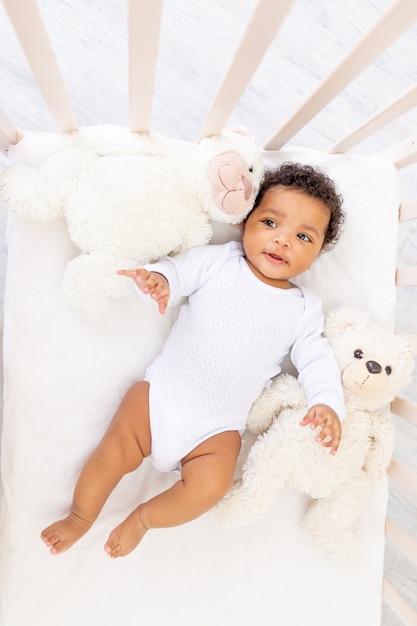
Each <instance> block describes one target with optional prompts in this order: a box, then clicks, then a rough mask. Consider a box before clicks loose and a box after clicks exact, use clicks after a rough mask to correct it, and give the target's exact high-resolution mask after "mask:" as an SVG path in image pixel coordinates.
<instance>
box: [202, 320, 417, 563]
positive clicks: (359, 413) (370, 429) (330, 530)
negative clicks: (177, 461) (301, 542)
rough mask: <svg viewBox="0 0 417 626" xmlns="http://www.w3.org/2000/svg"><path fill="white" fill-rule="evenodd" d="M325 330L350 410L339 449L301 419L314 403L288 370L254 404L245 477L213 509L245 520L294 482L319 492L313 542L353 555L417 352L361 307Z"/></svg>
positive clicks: (235, 521)
mask: <svg viewBox="0 0 417 626" xmlns="http://www.w3.org/2000/svg"><path fill="white" fill-rule="evenodd" d="M325 334H326V336H327V337H328V339H329V341H330V343H331V345H332V347H333V350H334V352H335V354H336V357H337V360H338V363H339V365H340V371H341V374H342V383H343V387H344V393H345V402H346V409H347V414H346V417H345V419H344V421H343V434H342V440H341V443H340V447H339V449H338V451H337V453H336V454H335V455H331V454H330V452H329V448H325V447H323V446H322V445H320V444H319V443H317V442H316V441H315V437H316V436H317V432H316V431H314V430H312V429H311V428H310V427H309V426H306V427H302V426H300V421H301V420H302V418H303V417H304V415H305V413H306V410H307V407H306V398H305V394H304V391H303V389H302V388H301V386H300V384H299V383H298V381H297V380H296V378H294V377H293V376H291V375H288V374H282V375H280V376H278V377H277V378H276V379H275V380H274V381H273V383H272V385H271V387H270V388H268V389H265V390H264V391H263V393H262V394H261V396H260V397H259V398H258V400H257V401H256V402H255V403H254V404H253V407H252V409H251V412H250V415H249V418H248V422H247V427H248V429H249V430H250V431H252V432H253V433H256V434H258V435H259V437H258V438H257V440H256V442H255V443H254V444H253V446H252V447H251V448H250V451H249V454H248V458H247V461H246V464H245V465H244V467H243V475H242V479H241V480H239V481H237V482H236V483H235V485H234V486H233V488H232V490H231V491H230V492H229V494H228V495H227V496H226V497H225V498H224V499H223V500H222V501H221V502H220V503H219V505H218V506H217V507H216V508H215V509H214V512H213V513H214V515H215V517H216V519H217V520H218V521H219V522H220V523H222V524H225V525H230V526H236V525H243V524H246V523H248V522H251V521H253V520H255V519H257V518H259V517H261V516H262V515H264V514H265V513H266V511H267V510H268V508H269V506H270V505H271V504H272V501H273V499H274V498H275V496H276V494H277V493H278V491H279V490H280V489H282V487H284V485H291V486H293V487H294V488H295V489H296V490H297V491H299V492H303V493H307V494H309V495H310V496H311V497H312V498H313V502H312V503H311V505H310V506H309V508H308V510H307V513H306V515H305V518H304V529H305V532H306V534H307V536H308V537H309V538H310V540H311V541H312V543H313V544H315V545H316V546H317V547H318V548H320V549H322V550H324V551H326V552H329V553H332V554H334V555H336V556H338V557H346V556H348V555H350V554H351V553H352V551H353V550H354V548H355V546H356V545H357V543H358V540H359V532H360V516H361V512H362V509H363V506H364V503H365V502H366V498H367V495H368V493H369V489H370V487H371V486H372V485H375V484H376V483H377V482H378V481H379V480H380V479H381V478H382V477H383V476H384V474H385V472H386V469H387V467H388V465H389V463H390V460H391V456H392V452H393V447H394V428H393V424H392V421H391V419H390V415H389V410H388V405H389V403H390V402H391V401H392V400H393V399H394V397H395V396H396V395H397V393H398V392H399V391H400V389H401V388H402V387H404V386H405V385H406V384H407V383H408V382H409V380H410V377H411V372H412V369H413V365H414V359H413V357H412V354H411V351H410V348H409V347H408V345H407V342H406V340H405V339H404V338H403V337H401V336H399V335H396V334H394V333H393V332H391V331H389V330H386V329H385V328H382V327H380V326H377V325H375V324H373V323H371V321H370V319H369V318H368V316H367V315H365V313H363V312H361V311H358V310H356V309H355V310H353V309H337V310H334V311H333V312H331V313H330V314H328V316H327V318H326V325H325ZM283 515H285V512H284V511H283Z"/></svg>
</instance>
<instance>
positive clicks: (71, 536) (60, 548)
mask: <svg viewBox="0 0 417 626" xmlns="http://www.w3.org/2000/svg"><path fill="white" fill-rule="evenodd" d="M90 527H91V523H90V522H87V521H86V520H83V519H81V518H79V517H77V516H76V515H74V514H73V513H70V514H69V515H68V517H65V518H64V519H61V520H58V521H57V522H54V523H53V524H51V525H50V526H48V528H45V530H43V531H42V532H41V539H42V541H43V542H44V543H45V545H46V546H48V548H50V552H51V554H60V553H61V552H65V550H69V548H71V546H72V545H73V544H74V543H75V542H76V541H78V539H80V538H81V537H82V536H83V535H85V533H86V532H87V530H89V528H90Z"/></svg>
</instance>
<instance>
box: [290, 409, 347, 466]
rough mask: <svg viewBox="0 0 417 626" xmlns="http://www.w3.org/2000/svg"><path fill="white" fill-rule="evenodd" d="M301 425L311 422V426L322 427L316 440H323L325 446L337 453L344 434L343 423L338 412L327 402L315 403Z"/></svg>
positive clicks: (331, 452) (332, 452) (331, 451)
mask: <svg viewBox="0 0 417 626" xmlns="http://www.w3.org/2000/svg"><path fill="white" fill-rule="evenodd" d="M300 424H301V426H307V424H310V427H311V428H313V429H314V428H318V427H320V428H321V430H320V432H319V434H318V435H317V437H316V441H318V442H319V443H320V442H323V444H322V445H323V446H325V447H327V448H330V447H331V450H330V454H336V452H337V449H338V447H339V444H340V438H341V436H342V425H341V423H340V420H339V418H338V417H337V414H336V413H335V412H334V411H333V409H331V408H330V407H329V406H327V404H315V405H314V406H312V407H311V408H310V409H309V410H308V411H307V414H306V415H305V417H304V418H303V420H302V421H301V422H300Z"/></svg>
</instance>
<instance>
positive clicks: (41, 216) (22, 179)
mask: <svg viewBox="0 0 417 626" xmlns="http://www.w3.org/2000/svg"><path fill="white" fill-rule="evenodd" d="M42 182H43V181H42V179H41V178H40V177H39V175H38V171H37V170H36V169H34V168H31V167H27V166H24V165H15V166H13V167H9V168H6V169H4V170H3V171H2V172H1V173H0V198H1V199H2V200H3V201H4V202H5V204H6V206H7V208H8V210H9V211H12V212H13V213H16V215H18V216H19V217H21V218H22V219H24V220H27V221H29V222H48V221H49V220H53V219H57V218H58V217H61V216H62V215H63V214H64V212H63V206H62V201H61V197H60V196H59V194H57V195H54V194H53V190H51V189H45V188H44V187H43V184H42Z"/></svg>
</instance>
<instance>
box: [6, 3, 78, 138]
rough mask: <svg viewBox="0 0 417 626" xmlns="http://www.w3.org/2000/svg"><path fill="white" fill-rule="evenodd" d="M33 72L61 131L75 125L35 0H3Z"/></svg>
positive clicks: (75, 126) (69, 129)
mask: <svg viewBox="0 0 417 626" xmlns="http://www.w3.org/2000/svg"><path fill="white" fill-rule="evenodd" d="M3 4H4V6H5V8H6V10H7V13H8V15H9V18H10V21H11V22H12V24H13V27H14V29H15V31H16V34H17V36H18V38H19V41H20V44H21V46H22V48H23V51H24V53H25V55H26V58H27V60H28V63H29V65H30V67H31V69H32V72H33V75H34V77H35V78H36V81H37V83H38V85H39V88H40V90H41V92H42V94H43V97H44V98H45V100H46V102H47V104H48V107H49V110H50V112H51V114H52V116H53V118H54V120H55V123H56V125H57V127H58V130H60V131H61V132H63V133H66V132H68V131H71V130H75V129H76V128H77V125H76V122H75V119H74V116H73V113H72V110H71V106H70V103H69V100H68V96H67V93H66V91H65V87H64V83H63V80H62V78H61V74H60V72H59V69H58V66H57V63H56V61H55V56H54V53H53V50H52V47H51V44H50V42H49V39H48V35H47V33H46V30H45V27H44V24H43V21H42V17H41V14H40V12H39V7H38V5H37V3H36V0H3Z"/></svg>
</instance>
